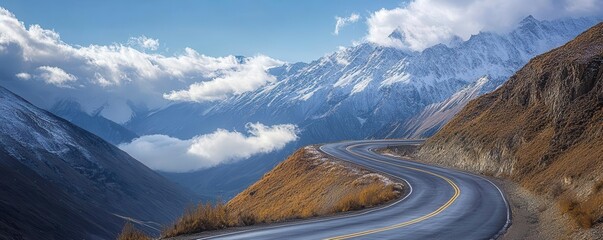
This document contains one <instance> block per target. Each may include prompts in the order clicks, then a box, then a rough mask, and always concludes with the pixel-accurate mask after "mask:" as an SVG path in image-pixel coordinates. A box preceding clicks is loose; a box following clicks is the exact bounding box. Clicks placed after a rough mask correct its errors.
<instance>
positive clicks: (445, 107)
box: [127, 16, 598, 190]
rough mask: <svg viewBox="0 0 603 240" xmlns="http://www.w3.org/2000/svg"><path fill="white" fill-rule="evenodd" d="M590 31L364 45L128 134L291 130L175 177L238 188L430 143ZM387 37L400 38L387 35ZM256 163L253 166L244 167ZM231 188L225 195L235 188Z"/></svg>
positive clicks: (139, 124) (561, 26)
mask: <svg viewBox="0 0 603 240" xmlns="http://www.w3.org/2000/svg"><path fill="white" fill-rule="evenodd" d="M597 22H598V20H597V19H590V18H581V19H564V20H555V21H539V20H537V19H535V18H533V17H531V16H530V17H527V18H525V19H524V20H523V21H522V22H521V23H520V24H519V26H518V27H517V28H516V29H515V30H513V31H511V32H508V33H506V34H497V33H491V32H481V33H479V34H477V35H474V36H471V37H470V38H469V39H468V40H466V41H460V40H459V41H455V43H453V44H448V45H444V44H439V45H436V46H433V47H430V48H427V49H425V50H424V51H422V52H408V51H403V50H400V49H396V48H388V47H380V46H376V45H374V44H370V43H363V44H359V45H356V46H353V47H349V48H345V49H342V50H340V51H337V52H335V53H333V54H330V55H328V56H325V57H322V58H320V59H318V60H316V61H313V62H311V63H309V64H287V65H285V66H282V67H279V68H277V69H273V71H272V72H271V73H272V74H273V75H275V77H276V78H277V81H275V82H274V83H270V84H268V85H265V86H263V87H261V88H259V89H257V90H255V91H252V92H247V93H244V94H242V95H238V96H235V97H231V98H229V99H226V100H224V101H221V102H218V103H203V104H199V103H178V104H173V105H171V106H169V107H167V108H164V109H162V110H159V111H156V112H153V113H151V114H148V115H146V116H144V117H138V118H136V119H133V120H132V121H130V122H129V123H128V125H127V127H128V128H130V129H131V130H133V131H135V132H136V133H138V134H140V135H144V134H154V133H161V134H167V135H170V136H174V137H179V138H183V139H188V138H191V137H193V136H195V135H198V134H203V133H208V132H211V131H214V130H215V129H216V128H224V129H232V128H235V129H244V124H245V123H247V122H256V121H258V122H262V123H264V124H279V123H293V124H297V125H298V126H299V127H300V129H301V134H300V139H299V141H298V142H297V144H295V145H291V146H290V147H289V148H287V149H285V150H283V151H282V152H281V153H279V154H275V155H269V156H260V157H257V158H256V159H252V160H249V161H243V162H240V163H236V164H232V165H228V166H224V167H219V168H218V169H222V168H224V169H222V170H216V169H212V170H207V171H202V172H200V173H198V174H187V175H186V176H187V177H182V178H181V177H174V179H178V180H179V181H180V182H182V183H184V184H187V182H189V181H190V182H195V184H194V185H195V186H194V187H193V188H197V189H202V188H199V187H198V186H199V184H200V182H201V183H203V182H216V181H217V182H220V183H221V184H225V185H227V184H228V183H229V182H232V181H234V180H231V179H230V177H225V176H226V175H228V176H232V174H238V178H237V179H239V180H240V178H243V177H244V176H250V174H251V175H253V176H250V177H245V178H249V179H257V178H258V177H260V176H261V174H263V173H264V172H266V171H267V170H269V169H270V167H271V166H273V165H274V163H275V162H277V161H279V160H280V159H282V157H284V156H285V155H286V154H288V153H290V152H291V151H292V150H293V148H294V147H296V146H300V145H305V144H312V143H319V142H329V141H337V140H345V139H363V138H373V137H375V138H379V137H425V136H429V135H430V134H433V133H434V132H436V131H437V130H438V129H439V128H440V127H441V126H442V125H443V124H444V123H446V121H447V120H449V119H450V117H451V116H453V115H454V114H456V113H457V112H458V110H460V109H461V108H462V107H463V106H464V105H465V104H466V103H467V102H468V101H469V100H470V99H472V98H474V97H476V96H478V95H480V94H483V93H486V92H489V91H492V90H494V89H496V88H497V87H498V86H500V84H502V83H503V82H504V81H505V80H506V79H508V77H510V76H511V75H512V74H513V73H514V72H515V71H517V70H518V69H519V68H520V67H522V66H523V65H524V64H526V63H527V62H528V61H529V59H531V58H532V57H534V56H536V55H537V54H540V53H543V52H545V51H548V50H550V49H552V48H554V47H557V46H560V45H561V44H563V43H565V42H567V41H569V40H570V39H572V38H574V37H575V36H576V35H578V34H579V33H581V32H582V31H584V30H586V29H588V28H589V27H591V26H593V25H594V24H595V23H597ZM390 37H404V36H403V35H402V34H399V33H396V32H393V33H392V34H391V35H390ZM257 159H262V162H261V163H257V162H253V161H257ZM246 162H247V163H246ZM251 162H252V163H251ZM243 166H245V167H243ZM210 172H211V173H210ZM216 172H218V173H217V174H216ZM226 172H228V174H224V173H226ZM170 176H172V177H173V176H174V175H172V174H170ZM215 178H217V179H219V180H216V179H215ZM237 181H238V180H237ZM249 183H251V182H249ZM249 183H247V184H249ZM237 184H245V183H241V182H238V183H237ZM237 184H233V186H234V185H236V187H238V188H241V186H240V185H237ZM189 185H190V184H189ZM231 187H232V186H231ZM222 190H224V189H222Z"/></svg>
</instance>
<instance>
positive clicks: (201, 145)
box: [119, 123, 298, 172]
mask: <svg viewBox="0 0 603 240" xmlns="http://www.w3.org/2000/svg"><path fill="white" fill-rule="evenodd" d="M246 128H247V135H245V134H243V133H240V132H236V131H233V132H230V131H227V130H224V129H218V130H216V131H215V132H213V133H210V134H206V135H200V136H196V137H193V138H192V139H189V140H181V139H177V138H173V137H169V136H165V135H148V136H143V137H140V138H137V139H134V140H133V141H132V142H131V143H127V144H121V145H120V146H119V147H120V148H121V149H122V150H124V151H126V152H127V153H129V154H130V155H132V156H133V157H134V158H136V159H138V160H139V161H141V162H142V163H144V164H145V165H147V166H148V167H150V168H151V169H154V170H161V171H166V172H188V171H194V170H199V169H204V168H209V167H213V166H216V165H219V164H222V163H229V162H234V161H237V160H241V159H246V158H249V157H251V156H253V155H256V154H261V153H269V152H272V151H276V150H280V149H282V148H283V147H285V145H286V144H287V143H290V142H292V141H295V140H297V131H298V130H297V127H296V126H295V125H291V124H283V125H274V126H265V125H263V124H261V123H248V124H247V126H246Z"/></svg>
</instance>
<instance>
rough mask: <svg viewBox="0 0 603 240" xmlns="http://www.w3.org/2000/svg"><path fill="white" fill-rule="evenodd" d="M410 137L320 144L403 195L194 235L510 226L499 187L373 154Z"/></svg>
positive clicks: (398, 234)
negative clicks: (337, 211)
mask: <svg viewBox="0 0 603 240" xmlns="http://www.w3.org/2000/svg"><path fill="white" fill-rule="evenodd" d="M417 143H420V142H418V141H411V140H377V141H354V142H341V143H332V144H325V145H323V146H321V148H320V149H321V151H323V152H324V153H326V154H329V155H331V156H333V157H336V158H338V159H341V160H344V161H348V162H351V163H354V164H358V165H360V166H362V167H365V168H368V169H370V170H372V171H375V172H378V173H381V174H386V175H388V176H391V177H394V178H397V179H401V180H403V181H404V182H406V183H407V186H409V189H410V190H411V191H410V193H408V194H407V195H406V196H405V197H404V198H403V199H400V200H398V201H396V202H394V203H392V204H389V205H387V206H384V207H380V208H375V209H371V210H369V211H364V212H361V213H357V214H346V215H342V216H335V217H330V218H323V219H318V220H316V219H314V220H302V221H298V222H293V223H288V224H276V225H268V226H258V227H253V228H251V229H247V230H242V231H234V232H230V233H226V234H220V235H214V236H208V237H205V238H199V239H349V238H354V239H402V238H403V239H491V238H496V237H497V236H499V235H500V234H502V233H503V232H504V231H505V229H506V228H507V227H508V226H509V224H510V210H509V207H508V203H507V201H506V199H505V198H504V195H503V194H502V191H500V189H499V188H498V187H497V186H496V185H494V184H493V183H492V182H491V181H489V180H487V179H485V178H483V177H481V176H477V175H474V174H470V173H465V172H461V171H456V170H451V169H446V168H440V167H435V166H431V165H427V164H422V163H418V162H412V161H404V160H401V159H398V158H393V157H389V156H384V155H380V154H377V153H375V152H374V151H373V149H376V148H381V147H386V146H391V145H404V144H417Z"/></svg>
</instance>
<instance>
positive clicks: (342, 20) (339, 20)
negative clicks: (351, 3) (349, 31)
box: [333, 13, 360, 35]
mask: <svg viewBox="0 0 603 240" xmlns="http://www.w3.org/2000/svg"><path fill="white" fill-rule="evenodd" d="M358 20H360V15H358V14H356V13H352V15H350V16H349V17H339V16H336V17H335V30H334V31H333V34H335V35H339V30H341V28H342V27H344V26H345V25H348V24H350V23H355V22H358Z"/></svg>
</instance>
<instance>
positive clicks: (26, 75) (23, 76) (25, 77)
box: [15, 72, 31, 80]
mask: <svg viewBox="0 0 603 240" xmlns="http://www.w3.org/2000/svg"><path fill="white" fill-rule="evenodd" d="M15 77H17V78H19V79H21V80H29V79H31V74H29V73H24V72H22V73H17V74H15Z"/></svg>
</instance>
